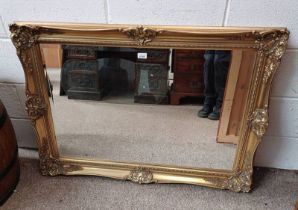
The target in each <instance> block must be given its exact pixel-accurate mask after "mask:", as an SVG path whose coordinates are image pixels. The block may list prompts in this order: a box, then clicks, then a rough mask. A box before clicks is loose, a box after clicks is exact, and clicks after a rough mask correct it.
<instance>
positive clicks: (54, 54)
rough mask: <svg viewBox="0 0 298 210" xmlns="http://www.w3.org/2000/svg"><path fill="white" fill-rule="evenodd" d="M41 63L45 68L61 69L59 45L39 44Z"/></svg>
mask: <svg viewBox="0 0 298 210" xmlns="http://www.w3.org/2000/svg"><path fill="white" fill-rule="evenodd" d="M40 47H41V51H42V57H43V63H44V64H45V65H46V67H47V68H61V66H62V49H61V45H59V44H41V45H40Z"/></svg>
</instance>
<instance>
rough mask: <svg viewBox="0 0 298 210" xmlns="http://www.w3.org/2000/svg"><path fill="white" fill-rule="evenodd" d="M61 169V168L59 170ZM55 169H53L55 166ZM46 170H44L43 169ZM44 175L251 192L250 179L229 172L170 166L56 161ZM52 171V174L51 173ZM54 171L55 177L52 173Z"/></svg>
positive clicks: (69, 160)
mask: <svg viewBox="0 0 298 210" xmlns="http://www.w3.org/2000/svg"><path fill="white" fill-rule="evenodd" d="M57 165H58V166H57ZM52 166H53V165H52ZM57 168H58V169H57ZM42 169H44V167H42ZM46 170H48V172H47V173H43V174H44V175H60V174H61V175H93V176H102V177H108V178H113V179H118V180H129V181H132V182H135V183H139V184H149V183H167V184H170V183H173V184H193V185H199V186H206V187H212V188H219V189H229V190H232V191H236V192H240V191H243V192H248V191H250V185H251V183H250V182H247V179H248V180H249V176H244V175H243V174H237V173H236V174H235V172H233V171H229V170H214V169H195V168H184V167H174V166H168V165H153V164H143V163H126V162H114V161H98V160H90V159H80V158H74V157H60V158H59V159H56V165H55V168H54V169H53V168H51V167H48V168H47V169H46ZM49 171H52V172H49ZM53 171H54V172H55V173H53Z"/></svg>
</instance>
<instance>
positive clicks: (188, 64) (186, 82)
mask: <svg viewBox="0 0 298 210" xmlns="http://www.w3.org/2000/svg"><path fill="white" fill-rule="evenodd" d="M204 52H205V51H204V50H173V56H172V58H173V60H172V71H173V73H174V81H173V84H172V87H171V104H172V105H178V104H179V103H180V99H181V98H184V97H188V96H191V97H198V96H203V95H204V79H203V69H204Z"/></svg>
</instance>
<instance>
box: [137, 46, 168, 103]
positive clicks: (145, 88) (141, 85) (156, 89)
mask: <svg viewBox="0 0 298 210" xmlns="http://www.w3.org/2000/svg"><path fill="white" fill-rule="evenodd" d="M168 62H169V50H139V51H138V53H137V62H136V64H135V72H136V89H135V96H134V101H135V102H136V103H153V104H168V103H169V97H168V92H169V88H168V69H169V65H168Z"/></svg>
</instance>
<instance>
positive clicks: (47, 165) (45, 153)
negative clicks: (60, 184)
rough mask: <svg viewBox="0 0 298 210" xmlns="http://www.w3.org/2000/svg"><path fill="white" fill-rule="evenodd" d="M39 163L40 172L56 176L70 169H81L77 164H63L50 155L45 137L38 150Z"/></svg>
mask: <svg viewBox="0 0 298 210" xmlns="http://www.w3.org/2000/svg"><path fill="white" fill-rule="evenodd" d="M39 159H40V160H39V161H40V162H39V164H40V171H41V174H42V175H44V176H46V175H49V176H56V175H60V174H66V173H68V172H72V171H78V170H82V167H81V166H77V165H63V164H62V163H61V161H59V160H58V159H56V158H53V157H52V156H51V152H50V148H49V142H48V140H47V139H46V138H44V139H43V141H42V146H41V147H40V151H39Z"/></svg>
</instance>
